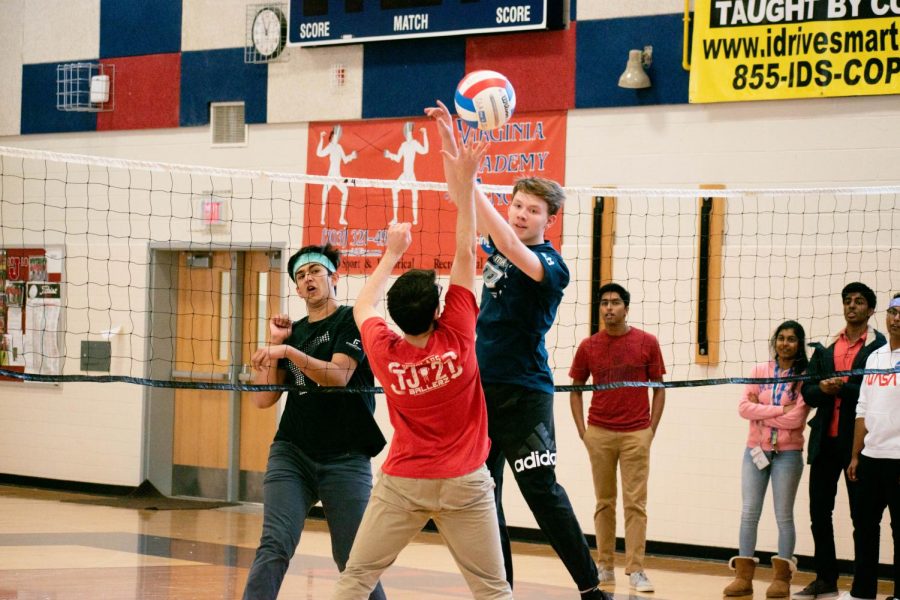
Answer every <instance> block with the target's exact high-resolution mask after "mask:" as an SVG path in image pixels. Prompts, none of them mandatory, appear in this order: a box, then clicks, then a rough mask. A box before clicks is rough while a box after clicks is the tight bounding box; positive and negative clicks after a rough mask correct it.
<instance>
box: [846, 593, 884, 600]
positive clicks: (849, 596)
mask: <svg viewBox="0 0 900 600" xmlns="http://www.w3.org/2000/svg"><path fill="white" fill-rule="evenodd" d="M838 600H875V598H871V599H869V598H857V597H856V596H854V595H852V594H851V593H850V592H844V593H843V594H841V597H840V598H838Z"/></svg>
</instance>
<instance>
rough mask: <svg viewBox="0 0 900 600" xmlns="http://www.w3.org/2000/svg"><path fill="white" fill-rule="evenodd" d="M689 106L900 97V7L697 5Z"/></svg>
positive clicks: (742, 1) (833, 0) (770, 0)
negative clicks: (791, 99)
mask: <svg viewBox="0 0 900 600" xmlns="http://www.w3.org/2000/svg"><path fill="white" fill-rule="evenodd" d="M694 15H695V18H694V37H693V45H692V50H691V80H690V101H691V102H737V101H744V100H777V99H785V98H819V97H828V96H868V95H879V94H898V93H900V35H898V31H900V28H898V22H900V0H697V3H696V6H695V13H694Z"/></svg>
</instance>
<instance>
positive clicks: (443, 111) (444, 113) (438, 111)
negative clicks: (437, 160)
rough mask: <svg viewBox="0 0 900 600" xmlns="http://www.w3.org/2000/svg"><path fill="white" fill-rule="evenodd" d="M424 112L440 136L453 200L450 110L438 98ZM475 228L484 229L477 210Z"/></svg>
mask: <svg viewBox="0 0 900 600" xmlns="http://www.w3.org/2000/svg"><path fill="white" fill-rule="evenodd" d="M425 114H426V115H427V116H428V117H429V118H431V119H433V120H434V121H435V122H436V123H437V126H438V133H439V134H440V136H441V156H442V157H443V159H444V177H445V178H446V180H447V190H448V192H449V194H450V199H451V200H453V199H454V196H455V194H456V191H455V190H454V186H456V185H457V181H456V173H455V171H454V169H453V166H452V165H450V164H448V162H447V157H448V156H456V155H457V154H458V152H459V149H458V145H457V143H456V136H455V135H454V131H453V117H452V116H451V115H450V110H449V109H448V108H447V106H446V105H445V104H444V103H443V102H441V101H440V100H438V101H437V106H430V107H428V108H426V109H425ZM476 187H477V186H476ZM475 228H476V229H477V230H478V231H484V229H483V228H482V226H481V223H479V222H478V213H477V212H476V214H475Z"/></svg>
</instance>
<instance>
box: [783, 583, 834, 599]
mask: <svg viewBox="0 0 900 600" xmlns="http://www.w3.org/2000/svg"><path fill="white" fill-rule="evenodd" d="M837 597H838V589H837V584H836V583H828V582H826V581H822V580H821V579H816V580H814V581H813V582H812V583H810V584H809V585H808V586H806V587H805V588H803V589H802V590H800V591H799V592H794V593H793V594H791V598H793V599H794V600H825V599H826V598H837Z"/></svg>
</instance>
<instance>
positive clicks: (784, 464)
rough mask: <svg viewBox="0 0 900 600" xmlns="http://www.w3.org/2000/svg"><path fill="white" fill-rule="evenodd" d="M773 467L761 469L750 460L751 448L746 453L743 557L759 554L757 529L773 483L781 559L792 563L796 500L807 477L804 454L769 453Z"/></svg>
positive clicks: (742, 514)
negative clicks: (767, 492)
mask: <svg viewBox="0 0 900 600" xmlns="http://www.w3.org/2000/svg"><path fill="white" fill-rule="evenodd" d="M766 457H767V458H768V459H769V466H768V467H766V468H765V469H757V468H756V465H754V464H753V459H752V458H751V456H750V448H746V449H745V450H744V463H743V466H742V468H741V497H742V499H743V508H742V510H741V533H740V542H739V543H740V551H739V554H740V555H741V556H753V553H754V552H756V528H757V526H758V525H759V516H760V514H762V507H763V499H765V497H766V488H768V487H769V479H771V480H772V499H773V504H774V505H775V522H776V524H777V525H778V556H780V557H781V558H786V559H791V558H793V556H794V546H795V544H796V542H797V531H796V529H795V528H794V499H795V498H796V497H797V487H798V486H799V485H800V476H801V475H802V474H803V451H802V450H787V451H784V452H766Z"/></svg>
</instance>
